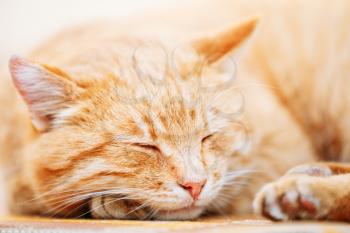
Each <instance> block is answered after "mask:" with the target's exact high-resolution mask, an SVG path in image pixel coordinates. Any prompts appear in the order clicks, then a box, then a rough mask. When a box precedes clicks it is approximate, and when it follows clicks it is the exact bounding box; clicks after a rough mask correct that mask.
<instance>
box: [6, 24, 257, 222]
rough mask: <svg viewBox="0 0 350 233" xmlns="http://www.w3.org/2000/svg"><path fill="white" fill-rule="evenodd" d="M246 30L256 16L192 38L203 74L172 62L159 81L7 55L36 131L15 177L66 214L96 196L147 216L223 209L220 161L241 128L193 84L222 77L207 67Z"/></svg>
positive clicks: (227, 180) (48, 208) (224, 172)
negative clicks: (75, 72)
mask: <svg viewBox="0 0 350 233" xmlns="http://www.w3.org/2000/svg"><path fill="white" fill-rule="evenodd" d="M254 27H255V20H251V21H247V22H245V23H243V24H240V25H238V26H235V27H234V28H232V29H230V30H228V31H227V32H225V33H222V34H219V35H218V36H216V37H212V38H207V39H203V40H199V41H197V42H195V43H193V44H192V45H193V48H194V49H195V51H196V52H197V53H198V54H199V55H200V57H202V58H204V60H205V61H206V63H205V64H204V65H203V63H202V62H201V65H203V66H204V67H202V68H201V69H200V70H201V71H203V70H205V71H204V72H197V71H194V72H193V73H191V75H184V73H186V72H185V71H188V67H192V68H193V66H196V65H198V64H197V63H196V64H195V63H192V64H186V65H184V64H183V63H181V62H180V63H179V64H181V67H179V68H178V70H177V71H178V72H173V71H168V72H165V76H166V77H165V81H164V82H162V83H161V84H160V83H157V82H156V83H154V82H152V81H150V80H146V81H145V80H144V81H145V83H143V82H142V80H140V81H139V82H135V81H134V82H131V83H130V82H127V81H125V80H122V79H120V78H118V77H114V76H111V75H106V77H105V78H102V79H101V80H93V81H89V82H87V81H74V80H75V79H74V78H73V77H71V75H70V74H69V73H65V72H63V71H61V70H60V69H58V68H53V67H50V66H47V65H40V64H36V63H33V62H29V61H27V60H25V59H22V58H19V57H13V58H12V59H11V61H10V70H11V74H12V78H13V80H14V84H15V86H16V88H17V90H18V91H19V93H20V94H21V96H22V97H23V99H24V101H25V103H26V104H27V106H28V109H29V112H30V115H31V119H32V124H33V129H34V131H35V133H34V135H35V136H34V139H33V141H32V143H31V144H30V145H28V147H27V148H25V151H24V153H25V155H24V157H25V161H24V162H23V163H24V168H23V169H24V170H25V171H24V174H25V175H26V176H25V177H27V179H28V181H27V182H28V183H29V184H30V186H31V187H32V188H33V189H34V192H35V193H36V194H37V196H36V197H35V198H36V199H37V200H39V201H40V202H41V203H42V204H43V205H44V208H45V212H47V213H49V214H58V215H70V214H74V213H76V212H79V211H78V210H80V209H81V208H80V207H81V206H83V204H84V203H86V202H87V201H88V200H90V199H91V198H94V197H95V196H101V195H104V196H112V197H115V198H116V199H118V198H121V199H123V198H124V199H128V200H129V201H134V202H135V203H138V204H139V205H140V207H139V208H145V209H148V210H149V211H150V215H149V216H148V217H150V216H152V217H153V218H155V219H191V218H195V217H197V216H199V215H200V214H201V213H203V212H204V211H205V210H209V209H212V208H213V206H214V207H217V208H223V207H224V205H226V202H227V198H228V199H229V198H230V197H227V195H228V194H223V192H224V190H226V191H227V189H230V187H231V186H232V185H234V182H233V181H234V179H235V178H236V177H237V175H238V174H239V172H232V171H231V170H230V166H229V162H228V161H229V160H230V159H231V158H232V156H233V154H234V153H235V152H236V150H237V145H238V144H239V143H240V142H241V141H242V132H241V131H242V128H241V126H240V125H239V124H238V123H237V121H236V119H234V118H230V117H229V116H228V115H229V114H221V113H222V112H221V111H220V105H226V106H227V103H223V102H220V101H212V100H213V98H216V97H217V93H214V94H213V93H212V92H213V91H212V90H213V88H207V89H203V88H202V89H201V88H198V87H199V86H200V85H197V81H198V80H197V79H198V78H201V77H198V76H205V75H209V76H210V75H211V76H216V75H218V76H219V75H221V74H222V73H223V72H224V71H222V70H220V69H221V68H220V69H219V68H217V67H215V64H216V63H217V62H218V61H219V60H221V59H223V57H225V55H226V54H228V53H229V52H230V51H232V50H234V49H236V48H238V46H239V45H240V44H241V43H242V42H243V41H244V40H245V39H246V38H247V37H248V36H249V35H250V34H251V32H252V31H253V29H254ZM87 75H88V74H87ZM177 75H179V76H180V77H181V78H180V79H178V78H177V77H176V76H177ZM130 78H131V77H130ZM214 92H216V91H214ZM140 93H142V94H140ZM147 93H148V94H147ZM76 210H77V211H76Z"/></svg>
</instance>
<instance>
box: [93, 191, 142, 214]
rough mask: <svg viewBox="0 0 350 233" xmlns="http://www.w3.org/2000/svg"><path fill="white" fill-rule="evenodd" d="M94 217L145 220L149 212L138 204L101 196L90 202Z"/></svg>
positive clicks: (119, 198)
mask: <svg viewBox="0 0 350 233" xmlns="http://www.w3.org/2000/svg"><path fill="white" fill-rule="evenodd" d="M89 206H90V212H91V215H92V217H94V218H99V219H145V218H146V217H147V212H146V211H145V209H144V208H142V205H141V204H138V203H137V202H134V201H130V200H126V199H123V198H122V197H117V196H99V197H94V198H92V199H91V201H90V205H89Z"/></svg>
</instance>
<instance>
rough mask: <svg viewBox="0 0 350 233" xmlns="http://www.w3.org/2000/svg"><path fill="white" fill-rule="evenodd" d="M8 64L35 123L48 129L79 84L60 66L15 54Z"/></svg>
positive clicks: (75, 93) (72, 98) (71, 97)
mask: <svg viewBox="0 0 350 233" xmlns="http://www.w3.org/2000/svg"><path fill="white" fill-rule="evenodd" d="M9 68H10V72H11V76H12V79H13V82H14V85H15V87H16V88H17V90H18V92H19V93H20V94H21V96H22V98H23V100H24V102H25V103H26V104H27V106H28V109H29V112H30V114H31V118H32V123H33V126H34V127H35V128H36V129H37V130H38V131H40V132H44V131H47V130H48V129H49V128H50V127H51V126H52V123H53V121H54V119H55V117H56V116H57V114H58V113H59V112H60V111H61V110H63V109H64V108H65V107H67V105H69V103H70V102H72V101H73V100H74V99H75V98H76V95H77V93H78V92H79V89H80V88H79V87H78V86H77V85H76V84H75V83H74V82H73V81H71V80H69V78H68V77H67V76H66V75H64V73H63V72H61V71H60V70H58V69H56V68H53V67H48V66H44V65H40V64H37V63H33V62H30V61H27V60H25V59H24V58H21V57H19V56H13V57H12V58H11V59H10V62H9Z"/></svg>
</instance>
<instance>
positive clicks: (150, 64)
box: [0, 1, 350, 221]
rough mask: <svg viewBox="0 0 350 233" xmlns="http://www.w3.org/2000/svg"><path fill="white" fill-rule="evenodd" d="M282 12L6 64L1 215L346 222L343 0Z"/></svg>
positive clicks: (106, 35) (83, 39) (82, 41)
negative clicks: (252, 216)
mask: <svg viewBox="0 0 350 233" xmlns="http://www.w3.org/2000/svg"><path fill="white" fill-rule="evenodd" d="M230 4H231V3H229V5H230ZM235 4H236V3H235ZM251 4H252V3H251ZM284 4H285V5H284V6H283V7H281V9H279V11H278V12H274V14H270V15H268V16H267V17H265V18H264V16H261V17H259V19H258V18H256V17H255V18H250V19H246V20H242V21H241V22H238V21H237V22H236V23H235V24H234V25H233V26H230V27H228V28H226V29H225V30H223V32H219V33H217V34H213V33H211V34H210V35H209V34H205V35H202V32H201V33H199V31H200V30H199V29H198V35H199V34H201V36H198V38H191V37H192V35H191V36H188V38H187V37H186V38H184V37H185V36H184V33H181V32H180V34H178V33H177V32H175V36H173V35H170V34H167V35H166V36H161V35H158V33H155V32H154V31H152V30H151V29H150V28H147V27H146V31H147V30H149V31H148V33H144V30H145V27H144V26H139V27H136V28H133V29H131V28H132V27H131V26H130V25H126V26H125V28H123V29H121V28H118V29H115V28H114V27H112V26H111V25H100V24H98V25H86V26H81V27H76V28H72V29H68V30H66V31H64V32H62V33H61V34H59V35H57V36H56V37H54V38H52V39H51V40H49V41H48V42H46V43H43V45H41V46H40V47H39V48H38V49H36V50H34V52H33V53H31V54H30V55H28V58H24V57H21V56H13V57H12V58H11V59H10V61H9V71H10V75H11V78H12V81H13V84H14V87H15V89H16V90H17V92H18V93H19V95H15V94H14V93H15V90H14V88H13V87H12V86H11V85H10V84H9V82H8V81H7V80H6V79H2V80H1V82H3V85H2V90H3V91H2V93H1V95H0V98H1V99H0V101H1V103H2V107H3V108H4V110H3V111H2V113H1V114H0V119H1V122H2V124H3V125H2V131H1V134H0V135H1V138H0V139H1V142H2V145H3V146H2V148H1V154H2V155H3V156H2V164H3V165H4V168H6V169H4V170H6V173H5V176H6V180H7V181H8V183H9V184H8V199H9V200H8V203H9V209H10V211H11V212H13V213H17V214H30V215H47V216H57V217H85V216H88V215H91V216H92V217H94V218H102V219H156V220H186V219H195V218H197V217H199V216H201V215H203V214H207V213H220V214H227V213H235V214H244V213H252V212H253V211H255V212H256V213H258V214H262V215H264V216H266V217H269V218H272V219H275V220H289V219H329V220H342V221H349V220H350V185H349V182H350V174H349V172H350V165H349V164H346V163H338V162H346V161H349V159H348V158H349V148H350V147H349V145H350V144H349V142H350V138H349V135H348V134H349V133H348V132H349V129H350V126H349V125H348V123H347V118H348V116H350V108H349V103H350V101H349V100H350V94H349V93H348V91H347V88H348V87H349V84H348V82H347V80H346V78H348V77H349V74H350V68H349V61H350V59H349V56H350V43H349V38H350V37H349V33H348V32H347V31H343V30H342V29H343V28H346V26H349V25H348V22H349V18H350V16H349V15H350V14H348V13H349V12H348V11H349V10H348V9H349V7H348V3H347V2H346V1H339V2H338V3H337V4H335V5H336V6H342V7H340V8H336V7H335V8H334V9H333V8H331V7H330V8H329V10H328V11H324V10H319V11H317V10H316V11H314V12H313V11H312V10H310V11H305V12H306V13H307V14H311V16H312V17H314V18H312V17H311V18H312V19H310V18H307V20H304V18H302V17H301V18H300V21H297V20H296V18H298V17H300V15H295V16H291V13H290V12H289V10H290V7H288V4H286V3H284ZM313 4H316V3H313ZM252 5H256V4H252ZM292 5H293V4H292ZM296 5H297V4H296ZM325 5H327V2H322V1H320V2H318V3H317V6H319V7H320V8H322V7H323V6H325ZM293 6H294V5H293ZM241 7H242V6H241ZM242 8H243V7H242ZM227 9H234V8H232V6H231V7H227ZM259 9H260V8H259ZM270 9H275V8H270ZM298 9H299V8H298ZM322 9H324V8H322ZM332 9H333V10H332ZM298 12H299V11H298ZM334 12H336V13H337V17H333V18H332V19H336V20H333V21H332V22H331V23H329V24H328V25H327V24H324V25H322V27H321V29H323V30H320V31H319V30H316V29H315V27H312V26H315V25H319V24H315V25H314V24H313V23H315V22H316V23H318V22H319V20H320V19H323V18H325V16H328V14H329V15H332V14H334ZM244 13H246V12H244ZM293 13H295V11H293ZM299 13H300V12H299ZM279 14H284V17H285V18H284V17H281V16H280V15H279ZM271 15H272V16H271ZM287 16H288V17H287ZM278 17H280V18H278ZM326 18H327V17H326ZM276 19H287V20H286V21H287V22H282V21H278V20H276ZM293 20H294V21H293ZM258 21H261V22H259V23H258ZM279 23H280V24H279ZM257 25H258V26H257ZM276 25H277V26H276ZM300 25H303V27H302V26H300ZM310 25H312V26H310ZM334 25H336V26H337V27H334ZM274 26H276V27H274ZM281 26H282V28H281ZM308 26H310V27H309V28H307V27H308ZM120 27H122V26H120ZM256 27H258V29H257V30H256ZM305 27H306V28H307V30H304V31H302V30H303V29H304V28H305ZM112 29H113V30H112ZM274 29H276V30H280V31H279V32H280V34H276V31H274ZM255 30H256V32H255ZM281 30H282V32H281ZM156 31H157V32H159V31H160V29H156ZM174 31H176V30H174ZM330 32H332V33H330ZM159 34H161V33H159ZM194 34H196V33H194ZM203 34H204V33H203ZM179 35H181V36H179ZM281 35H282V36H281ZM179 38H181V40H180V39H179ZM314 39H317V40H319V41H315V40H314ZM312 42H314V43H312ZM327 46H328V47H327ZM316 49H318V50H317V51H316ZM236 63H237V64H236ZM236 76H237V78H236ZM242 93H243V97H242ZM19 96H20V97H19ZM320 159H322V160H327V161H335V162H320V161H319V160H320ZM337 161H338V162H337ZM283 174H284V175H283Z"/></svg>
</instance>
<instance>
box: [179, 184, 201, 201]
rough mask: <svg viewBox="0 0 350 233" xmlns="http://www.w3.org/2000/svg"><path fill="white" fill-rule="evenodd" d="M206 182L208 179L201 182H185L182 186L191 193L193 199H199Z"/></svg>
mask: <svg viewBox="0 0 350 233" xmlns="http://www.w3.org/2000/svg"><path fill="white" fill-rule="evenodd" d="M206 182H207V181H206V180H203V181H201V182H184V183H183V184H180V186H181V187H182V188H183V189H185V190H187V191H188V192H189V193H190V194H191V196H192V198H193V200H197V199H198V196H199V194H200V193H201V191H202V189H203V186H204V185H205V183H206Z"/></svg>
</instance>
